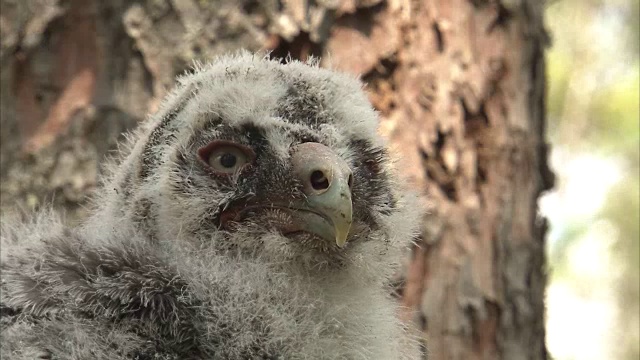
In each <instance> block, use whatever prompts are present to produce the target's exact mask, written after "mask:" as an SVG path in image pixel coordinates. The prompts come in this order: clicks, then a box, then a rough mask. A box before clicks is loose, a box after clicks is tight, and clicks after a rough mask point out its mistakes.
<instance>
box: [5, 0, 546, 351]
mask: <svg viewBox="0 0 640 360" xmlns="http://www.w3.org/2000/svg"><path fill="white" fill-rule="evenodd" d="M0 4H1V5H2V9H1V15H0V27H1V30H2V31H1V35H0V36H1V39H0V40H1V46H0V71H1V73H0V75H1V81H0V90H1V94H0V100H1V104H0V115H1V124H2V132H1V138H0V141H1V145H0V154H1V158H0V179H1V181H2V183H1V185H0V192H1V194H2V197H1V198H0V199H1V200H0V205H1V206H2V208H3V209H8V208H13V207H15V206H22V207H27V208H31V207H37V206H38V205H39V204H42V203H53V204H54V206H55V207H56V208H59V209H65V210H66V211H67V212H68V213H69V214H70V215H69V216H70V221H75V220H77V219H81V218H82V217H83V216H84V208H83V204H84V202H85V201H86V200H85V199H86V195H87V193H88V192H89V191H91V190H92V189H93V188H94V187H95V185H96V184H97V181H98V180H97V179H98V177H99V172H100V170H99V163H100V162H102V161H103V158H104V157H105V155H108V153H109V151H110V150H112V149H113V148H114V146H115V144H116V141H117V140H118V139H119V137H120V136H121V134H122V133H123V132H124V131H126V130H129V129H131V128H132V127H134V126H135V125H136V124H137V123H138V122H139V121H140V120H142V119H143V118H144V117H145V116H146V114H147V113H148V112H150V111H154V110H155V108H156V107H157V105H158V101H159V99H161V97H162V96H163V95H164V94H165V93H166V92H167V90H168V89H169V88H170V87H171V85H172V84H173V81H174V78H175V76H176V75H178V74H180V73H181V72H183V71H185V70H186V69H188V68H189V66H190V63H191V61H192V59H196V60H201V61H206V60H207V59H209V58H211V57H213V56H215V55H217V54H222V53H225V52H228V51H234V50H238V49H241V48H244V49H248V50H251V51H257V50H271V51H272V55H273V56H286V55H287V54H290V55H291V56H292V57H294V58H306V57H308V56H312V55H313V56H322V57H323V61H322V64H323V65H324V66H332V67H334V68H337V69H339V70H343V71H347V72H351V73H354V74H360V75H362V78H363V80H364V81H365V82H367V83H368V88H367V90H368V91H369V93H370V97H371V100H372V102H373V104H374V106H375V107H376V108H377V109H378V110H379V111H380V113H381V118H382V122H381V127H380V131H381V133H382V134H383V135H385V136H386V137H388V138H389V139H390V142H391V146H392V150H393V152H394V154H395V155H396V156H397V158H398V167H399V169H400V170H401V171H402V173H403V175H404V176H405V177H406V179H407V180H408V181H409V182H410V183H411V184H412V185H413V186H414V187H415V189H416V190H417V191H418V192H419V193H420V194H421V196H422V197H423V198H424V203H425V205H426V210H425V215H424V226H423V229H422V230H423V231H422V237H421V239H420V240H419V241H418V242H417V243H416V244H415V245H414V248H413V253H412V255H411V259H409V260H408V261H407V267H406V272H405V274H403V276H402V277H401V278H402V280H403V281H402V282H401V283H402V286H401V287H402V288H401V291H400V292H401V294H402V298H401V301H402V302H403V304H404V305H405V306H406V311H405V313H404V314H403V316H405V317H407V318H408V319H412V320H415V321H416V323H417V324H418V325H419V326H420V328H421V330H422V331H423V334H424V344H425V349H426V350H425V353H428V354H429V359H432V360H438V359H464V360H467V359H509V360H518V359H546V358H547V355H546V349H545V340H544V334H545V332H544V302H543V299H544V288H545V284H546V276H545V259H544V235H545V231H546V222H545V220H544V219H542V218H540V217H539V215H538V212H537V199H538V197H539V195H540V193H541V192H542V191H544V190H545V189H548V188H550V187H551V186H552V184H553V174H552V173H551V172H550V171H549V169H548V167H547V145H546V143H545V141H544V132H545V128H544V124H545V118H544V116H545V108H544V96H545V94H544V91H545V68H544V57H543V54H544V48H545V46H546V44H547V37H546V33H545V30H544V26H543V17H542V15H543V3H542V2H539V1H535V0H518V1H515V0H509V1H507V0H503V1H498V0H455V1H449V0H431V1H426V0H425V1H416V0H387V1H382V0H344V1H331V0H322V1H321V0H316V1H313V0H298V1H294V0H289V1H284V0H282V1H278V0H265V1H256V0H253V1H251V0H244V1H232V0H218V1H213V0H146V1H125V0H112V1H99V0H85V1H82V0H27V1H22V0H13V1H12V0H0Z"/></svg>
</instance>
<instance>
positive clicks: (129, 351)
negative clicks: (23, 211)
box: [1, 53, 418, 359]
mask: <svg viewBox="0 0 640 360" xmlns="http://www.w3.org/2000/svg"><path fill="white" fill-rule="evenodd" d="M361 87H362V86H361V84H360V83H359V82H358V81H357V80H355V79H353V78H350V77H349V76H347V75H343V74H339V73H335V72H332V71H329V70H325V69H321V68H319V67H317V65H316V64H313V63H301V62H295V61H291V62H287V63H281V62H280V61H276V60H269V59H267V58H264V57H261V56H257V55H252V54H248V53H242V54H239V55H234V56H227V57H222V58H220V59H218V60H216V61H214V62H213V63H211V64H209V65H205V66H201V65H199V66H196V68H195V70H194V72H193V73H191V74H188V75H185V76H183V77H181V78H179V80H178V85H177V86H176V89H175V90H174V91H173V92H172V93H171V94H170V95H169V96H168V97H167V98H166V99H165V101H164V102H163V105H162V106H161V109H160V110H159V111H158V112H157V113H156V114H155V115H154V116H152V117H150V118H149V119H148V120H147V121H146V122H145V123H143V124H142V125H141V126H140V128H139V129H138V130H136V132H135V133H133V134H132V135H131V136H130V139H129V142H128V144H127V145H125V146H123V149H122V151H121V154H120V155H119V156H118V157H117V158H116V159H114V160H113V161H112V163H111V164H110V165H109V167H108V169H109V175H108V176H106V178H105V180H104V181H103V184H102V186H101V188H100V190H98V192H97V194H96V197H95V199H94V201H93V202H94V209H93V214H92V216H91V217H90V218H89V219H88V220H87V221H86V222H85V223H84V224H83V225H82V226H80V227H78V228H74V229H68V228H66V227H65V226H64V225H63V224H62V222H61V221H59V220H57V219H56V217H55V216H53V215H52V214H41V215H39V216H37V217H36V218H34V219H33V220H30V221H27V222H21V223H16V222H6V223H5V224H3V232H2V281H3V283H2V294H1V296H2V298H1V300H2V310H3V319H2V345H3V346H2V355H3V357H4V356H7V358H15V359H26V358H33V356H34V354H40V353H42V354H44V355H42V356H49V357H50V358H59V359H102V358H104V359H136V358H137V359H157V358H164V359H187V358H193V359H406V358H411V356H412V355H413V354H415V350H416V349H415V344H414V342H413V341H412V340H411V337H410V336H409V335H408V330H407V325H406V324H402V323H401V322H400V321H399V320H398V318H397V315H398V314H397V310H398V307H397V304H396V301H395V300H394V299H392V298H391V297H390V292H391V291H390V288H389V284H388V280H389V277H390V276H391V275H392V274H393V272H394V271H396V270H397V263H398V261H399V260H400V258H401V252H402V250H403V248H405V247H407V246H409V245H410V243H411V239H412V238H413V236H414V234H415V228H416V226H415V224H416V223H417V219H416V216H417V213H418V212H417V211H416V210H415V207H414V206H413V205H412V204H411V203H410V202H409V200H408V199H407V197H406V196H405V195H404V191H403V190H402V188H401V187H400V185H398V182H397V181H396V180H395V177H394V174H393V172H392V171H391V167H390V162H389V160H388V156H387V155H386V151H385V149H384V142H383V141H382V139H380V138H379V136H378V135H377V134H376V126H377V117H376V114H375V112H374V111H373V109H372V108H371V106H370V104H369V102H368V101H367V99H366V96H365V94H364V93H363V91H362V89H361ZM47 354H48V355H47Z"/></svg>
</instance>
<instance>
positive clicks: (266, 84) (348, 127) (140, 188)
mask: <svg viewBox="0 0 640 360" xmlns="http://www.w3.org/2000/svg"><path fill="white" fill-rule="evenodd" d="M376 127H377V116H376V113H375V112H374V110H373V109H372V108H371V105H370V104H369V102H368V100H367V97H366V96H365V94H364V93H363V91H362V89H361V84H360V83H359V82H358V81H357V80H355V79H353V78H350V77H349V76H347V75H343V74H338V73H335V72H332V71H329V70H325V69H321V68H319V67H317V65H316V64H308V63H301V62H295V61H293V62H289V63H286V64H282V63H281V62H279V61H274V60H268V59H266V58H262V57H257V56H252V55H250V54H241V55H239V56H235V57H225V58H221V59H219V60H217V61H215V62H214V63H212V64H210V65H206V66H198V67H197V68H196V69H195V72H194V73H192V74H189V75H186V76H184V77H182V78H180V79H179V85H178V86H177V88H176V89H175V90H174V91H173V92H172V93H171V94H170V95H169V96H168V98H167V99H166V100H165V102H164V104H163V106H162V108H161V110H160V111H159V112H158V113H157V114H156V115H155V116H154V117H152V118H151V119H150V120H149V121H147V123H146V124H145V126H144V127H143V129H141V130H140V131H139V133H138V137H137V139H136V140H135V141H136V142H135V144H134V146H133V148H132V150H131V152H130V153H129V154H128V157H127V158H126V159H125V160H124V161H123V162H122V163H121V164H120V165H119V170H117V171H116V176H115V177H114V178H113V180H112V184H111V185H110V186H111V187H112V188H116V189H119V191H118V195H117V198H118V201H116V202H114V203H113V205H112V207H113V208H114V209H116V210H117V211H119V212H121V213H122V214H124V216H125V217H126V218H128V219H133V220H134V222H135V223H136V224H137V226H138V227H139V228H140V229H143V230H144V231H146V232H148V233H149V235H150V236H151V237H153V238H156V239H162V240H166V241H182V240H180V239H187V240H191V241H196V242H200V243H213V244H215V247H216V248H218V249H236V250H237V249H240V250H243V251H245V250H246V251H252V252H271V253H273V254H278V255H279V256H281V257H282V256H284V257H287V258H289V259H293V258H306V259H311V258H316V259H319V258H322V259H324V260H323V261H327V260H329V261H330V260H331V259H332V258H336V259H337V258H343V257H344V256H345V254H348V253H349V252H353V251H357V250H356V249H357V247H358V246H364V245H359V244H364V243H368V244H369V245H366V246H369V247H371V249H376V250H375V251H384V249H387V248H388V247H389V243H390V241H392V240H394V239H395V237H396V235H398V234H399V236H401V237H402V236H405V235H406V236H410V235H408V234H405V233H406V232H407V231H405V230H400V229H397V228H394V227H397V226H398V224H399V223H398V221H399V219H400V218H401V216H400V215H398V211H399V207H398V200H399V196H398V192H397V191H396V189H395V185H394V183H393V182H392V181H391V177H390V175H389V173H388V160H387V156H386V153H385V150H384V147H383V146H384V144H383V142H382V141H381V139H380V138H379V137H378V135H377V134H376ZM408 232H411V230H408ZM403 234H404V235H403ZM406 236H405V237H406ZM381 249H382V250H381ZM372 251H373V250H372ZM301 255H302V256H301Z"/></svg>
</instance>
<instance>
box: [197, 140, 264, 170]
mask: <svg viewBox="0 0 640 360" xmlns="http://www.w3.org/2000/svg"><path fill="white" fill-rule="evenodd" d="M198 155H199V156H200V159H201V160H202V161H203V162H204V163H205V164H206V165H208V166H209V168H211V170H213V171H214V172H215V173H217V174H234V173H237V172H238V171H240V170H241V169H242V168H243V167H244V166H246V165H248V164H250V163H251V162H252V161H253V159H254V157H255V154H254V153H253V151H252V150H251V149H250V148H248V147H247V146H244V145H241V144H238V143H234V142H231V141H226V140H216V141H213V142H211V143H210V144H209V145H206V146H204V147H202V148H200V149H199V150H198Z"/></svg>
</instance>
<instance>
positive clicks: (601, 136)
mask: <svg viewBox="0 0 640 360" xmlns="http://www.w3.org/2000/svg"><path fill="white" fill-rule="evenodd" d="M546 21H547V27H548V29H549V31H550V33H551V37H552V41H553V45H552V47H551V49H550V51H549V52H548V53H547V60H548V68H547V74H548V122H549V123H548V136H549V138H550V141H551V143H552V146H553V148H552V155H551V163H552V166H553V168H554V171H555V172H556V174H557V176H558V182H557V186H556V188H555V189H554V191H553V192H551V193H549V194H547V195H545V196H544V197H543V198H542V199H541V210H542V212H543V214H544V215H545V216H547V217H548V218H549V221H550V225H551V230H550V233H549V241H548V244H549V246H548V256H549V257H548V259H549V261H548V264H549V275H550V283H549V288H548V290H547V308H548V315H547V331H548V333H547V339H548V340H547V342H548V346H549V351H550V353H551V356H552V358H553V359H555V360H573V359H576V360H577V359H580V360H588V359H624V360H627V359H628V360H637V359H640V315H639V313H640V245H639V244H640V225H639V218H640V209H639V205H640V204H639V202H640V201H639V199H640V192H639V188H640V174H639V171H640V170H639V169H640V154H639V153H640V149H639V146H640V120H639V119H640V114H639V108H640V104H639V99H640V78H639V77H640V71H639V59H638V52H639V51H640V36H639V34H638V31H639V25H638V24H639V23H640V0H630V1H629V0H628V1H623V0H610V1H604V0H558V1H551V2H548V3H547V8H546Z"/></svg>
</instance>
